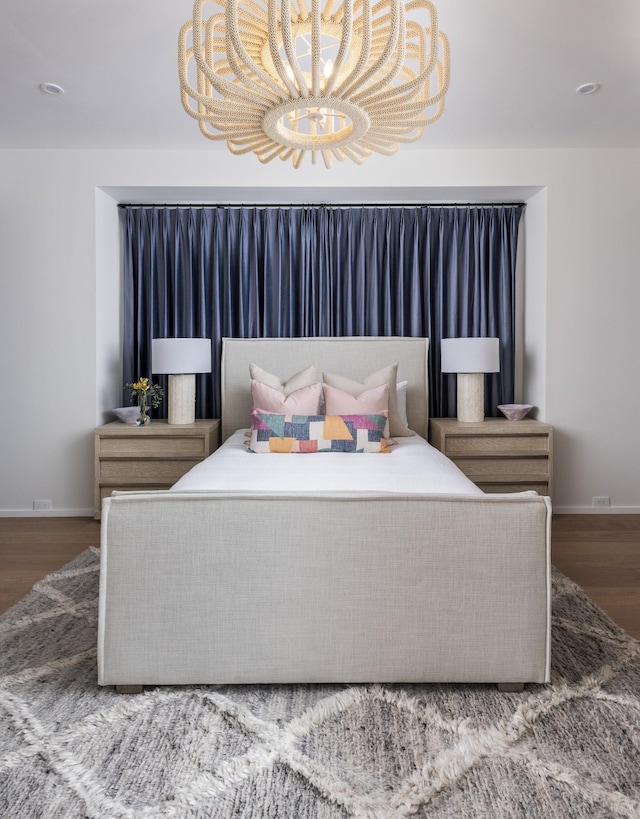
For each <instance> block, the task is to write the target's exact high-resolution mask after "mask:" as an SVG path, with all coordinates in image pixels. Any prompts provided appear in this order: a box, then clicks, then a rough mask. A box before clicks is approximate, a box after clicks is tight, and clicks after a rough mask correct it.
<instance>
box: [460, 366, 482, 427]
mask: <svg viewBox="0 0 640 819" xmlns="http://www.w3.org/2000/svg"><path fill="white" fill-rule="evenodd" d="M458 421H467V422H471V421H484V373H458Z"/></svg>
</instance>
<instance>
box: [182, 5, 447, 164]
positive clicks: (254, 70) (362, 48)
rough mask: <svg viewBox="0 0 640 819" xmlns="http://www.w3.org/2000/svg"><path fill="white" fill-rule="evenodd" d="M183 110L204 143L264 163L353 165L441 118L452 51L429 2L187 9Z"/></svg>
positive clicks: (390, 148)
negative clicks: (307, 157)
mask: <svg viewBox="0 0 640 819" xmlns="http://www.w3.org/2000/svg"><path fill="white" fill-rule="evenodd" d="M178 63H179V75H180V88H181V98H182V104H183V106H184V108H185V110H186V112H187V113H188V114H189V115H190V116H192V117H193V118H194V119H196V120H197V121H198V123H199V126H200V130H201V132H202V133H203V134H204V136H206V137H207V138H208V139H212V140H226V141H227V145H228V147H229V150H230V151H231V152H232V153H234V154H245V153H250V152H253V153H255V154H256V156H257V157H258V159H259V160H260V161H261V162H263V163H266V162H270V161H271V160H272V159H275V158H276V157H277V158H279V159H281V160H289V159H291V160H292V162H293V165H294V167H296V168H298V167H299V166H300V163H301V162H302V160H303V158H304V156H305V154H307V153H310V154H311V159H312V162H314V163H315V162H317V161H318V159H319V158H322V160H323V161H324V164H325V165H326V167H328V168H330V167H331V165H332V163H333V159H334V158H335V159H337V160H340V161H342V160H344V159H345V158H348V159H351V160H353V161H354V162H356V163H358V164H361V163H362V162H364V160H365V159H366V158H367V157H368V156H371V154H372V153H373V152H374V151H375V152H377V153H380V154H385V155H391V154H394V153H395V152H396V151H397V150H398V148H399V147H400V144H401V143H405V142H415V141H416V140H418V139H420V137H421V136H422V134H423V131H424V128H425V127H426V126H427V125H430V124H431V123H432V122H435V120H437V119H438V117H439V116H440V115H441V114H442V111H443V109H444V97H445V94H446V91H447V88H448V85H449V44H448V40H447V37H446V35H445V34H444V33H443V32H441V31H439V30H438V18H437V12H436V9H435V6H434V5H433V3H431V2H430V0H409V2H407V3H406V4H405V3H404V2H403V0H380V2H377V3H375V5H372V4H371V0H355V2H354V0H343V2H341V3H340V2H335V1H334V0H312V2H311V8H310V9H309V7H308V6H307V4H306V2H305V0H294V2H291V0H266V2H262V0H242V1H241V2H238V0H195V3H194V6H193V19H192V20H189V21H188V22H187V23H185V24H184V26H183V27H182V29H181V30H180V36H179V43H178Z"/></svg>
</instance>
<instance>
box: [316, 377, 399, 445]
mask: <svg viewBox="0 0 640 819" xmlns="http://www.w3.org/2000/svg"><path fill="white" fill-rule="evenodd" d="M397 376H398V365H397V363H396V364H390V365H389V366H388V367H384V368H383V369H382V370H378V371H377V372H375V373H372V374H371V375H370V376H368V377H367V378H365V379H364V381H363V382H360V381H354V380H353V379H352V378H347V377H346V376H344V375H335V374H334V373H322V380H323V381H324V383H325V384H328V385H329V386H330V387H337V388H338V389H339V390H344V392H348V393H351V395H354V396H356V397H357V396H359V395H361V394H362V393H363V392H364V391H365V390H370V389H371V388H372V387H379V386H380V385H381V384H387V386H388V387H389V427H390V431H391V435H392V436H394V437H396V436H397V437H404V436H407V435H413V432H411V430H410V429H409V428H408V427H407V425H406V424H405V423H404V422H403V420H402V418H401V417H400V415H399V413H398V396H397V384H396V382H397Z"/></svg>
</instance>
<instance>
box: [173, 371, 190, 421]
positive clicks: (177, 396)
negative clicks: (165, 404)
mask: <svg viewBox="0 0 640 819" xmlns="http://www.w3.org/2000/svg"><path fill="white" fill-rule="evenodd" d="M195 420H196V377H195V375H193V374H184V375H183V374H180V375H170V376H169V418H168V421H169V423H170V424H193V423H194V421H195Z"/></svg>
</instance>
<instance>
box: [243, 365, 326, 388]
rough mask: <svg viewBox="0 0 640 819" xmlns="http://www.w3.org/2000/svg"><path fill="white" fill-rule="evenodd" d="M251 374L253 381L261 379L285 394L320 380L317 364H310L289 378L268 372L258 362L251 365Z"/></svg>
mask: <svg viewBox="0 0 640 819" xmlns="http://www.w3.org/2000/svg"><path fill="white" fill-rule="evenodd" d="M249 375H250V376H251V379H252V381H259V382H260V383H262V384H266V385H267V386H268V387H272V389H274V390H279V391H280V392H281V393H283V394H284V395H289V393H292V392H294V391H295V390H299V389H301V388H302V387H308V386H309V385H310V384H315V383H317V381H318V371H317V369H316V365H315V364H309V366H308V367H305V368H304V370H300V372H299V373H294V375H292V376H291V377H290V378H288V379H287V380H285V379H283V378H280V376H278V375H274V374H273V373H268V372H267V371H266V370H263V369H262V367H259V366H258V365H257V364H250V365H249Z"/></svg>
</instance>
